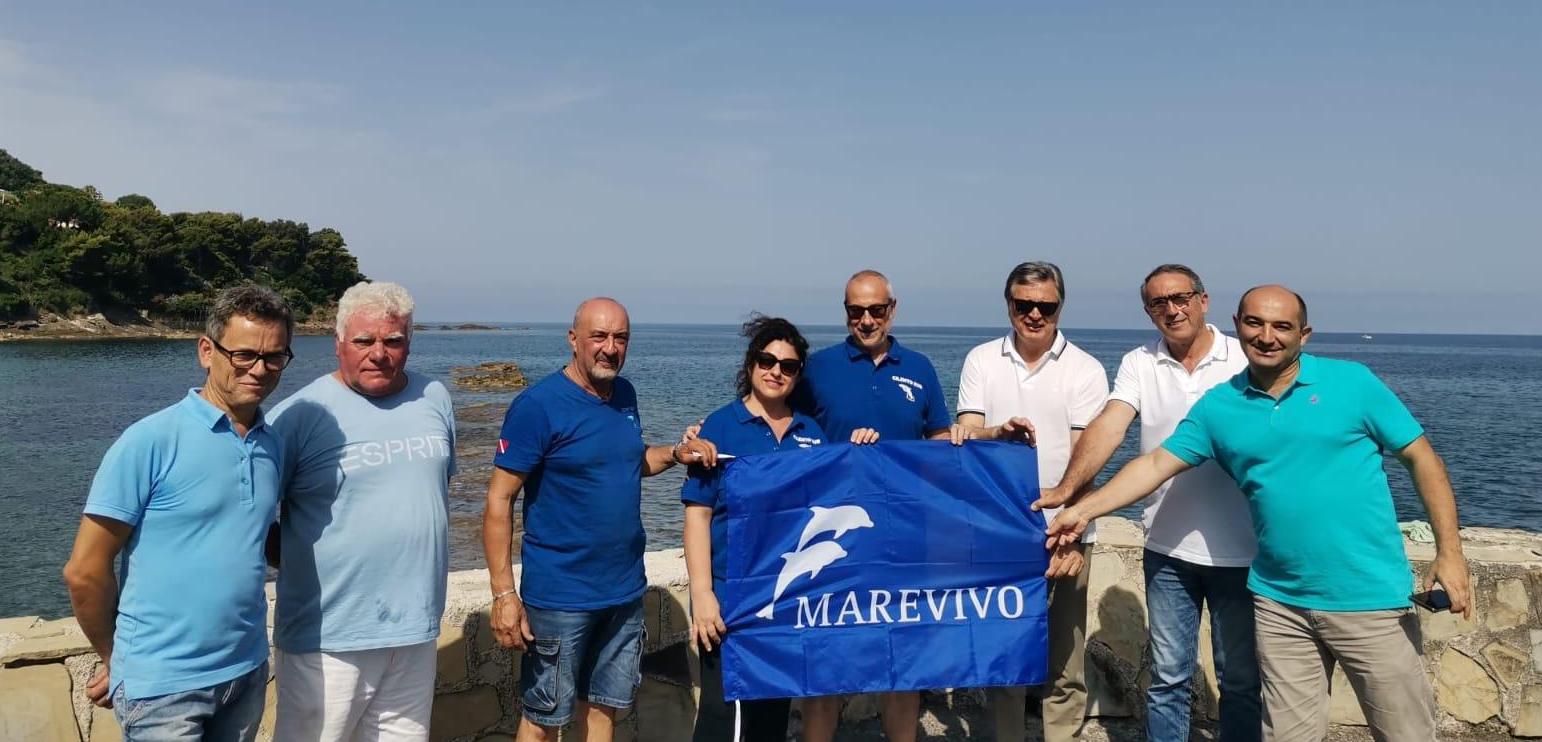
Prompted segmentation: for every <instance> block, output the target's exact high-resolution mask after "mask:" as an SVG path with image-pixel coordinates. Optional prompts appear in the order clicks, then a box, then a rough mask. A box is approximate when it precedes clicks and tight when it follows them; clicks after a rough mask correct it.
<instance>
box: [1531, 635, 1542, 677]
mask: <svg viewBox="0 0 1542 742" xmlns="http://www.w3.org/2000/svg"><path fill="white" fill-rule="evenodd" d="M1531 669H1533V670H1536V671H1537V674H1538V675H1542V629H1532V630H1531Z"/></svg>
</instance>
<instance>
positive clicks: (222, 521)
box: [64, 285, 294, 740]
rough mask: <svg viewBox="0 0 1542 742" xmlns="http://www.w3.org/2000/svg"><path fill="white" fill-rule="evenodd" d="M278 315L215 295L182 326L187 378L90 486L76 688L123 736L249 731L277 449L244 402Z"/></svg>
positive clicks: (245, 299) (255, 399)
mask: <svg viewBox="0 0 1542 742" xmlns="http://www.w3.org/2000/svg"><path fill="white" fill-rule="evenodd" d="M293 327H294V318H293V316H292V315H291V313H290V310H289V307H288V306H287V305H285V303H284V301H283V300H282V299H281V298H279V296H278V295H277V294H275V293H274V292H272V291H270V290H268V289H266V288H261V287H257V286H250V285H248V286H240V287H237V288H233V289H227V290H225V291H223V292H221V293H220V294H219V295H218V296H217V297H216V299H215V301H214V305H213V308H212V309H211V310H210V313H209V318H208V321H207V323H206V325H205V334H204V336H203V337H201V338H199V339H198V362H199V364H201V365H202V366H203V367H204V368H205V369H207V371H208V376H207V378H206V380H205V381H204V385H203V387H202V388H196V389H193V390H191V391H190V392H188V395H187V396H186V397H184V398H183V399H182V401H180V402H178V403H176V404H174V405H172V406H171V407H168V408H166V409H163V410H161V411H160V412H157V413H155V414H153V415H150V416H149V417H146V418H144V419H142V420H140V421H139V422H136V423H134V424H133V425H131V426H129V428H128V429H127V430H125V431H124V432H123V435H122V436H120V437H119V438H118V440H117V441H116V442H115V443H113V445H112V447H111V448H110V449H108V451H107V455H106V456H104V457H103V458H102V465H101V467H100V468H99V469H97V472H96V478H95V479H94V480H93V481H92V483H91V493H90V495H89V496H88V497H87V499H86V507H85V515H84V516H83V517H82V518H81V522H80V530H79V532H78V534H77V535H76V537H75V547H74V550H73V551H72V552H71V554H70V560H69V563H68V564H66V565H65V567H64V579H65V582H66V583H67V584H68V585H69V590H70V603H71V605H72V606H73V608H74V610H75V618H76V620H77V621H79V622H80V627H81V630H82V631H84V632H85V634H86V637H87V638H88V639H89V640H90V641H91V645H92V647H94V648H95V649H96V651H97V653H98V654H99V655H100V656H101V657H102V658H103V665H102V668H101V670H100V671H98V672H97V674H96V676H95V677H93V678H92V679H91V681H90V683H89V684H88V685H87V687H86V696H87V698H89V699H90V700H91V701H92V702H93V703H96V704H97V705H100V706H111V707H112V708H113V709H114V711H115V713H116V715H117V717H118V723H119V725H120V726H121V727H122V728H123V734H124V738H125V739H130V740H133V739H154V740H252V739H255V738H256V735H257V724H258V721H259V720H260V719H261V717H262V707H263V698H264V687H265V686H266V685H267V681H268V669H267V660H268V637H267V631H266V625H267V621H266V616H267V600H266V598H265V596H264V594H263V587H262V582H263V575H264V572H265V566H264V564H263V558H262V544H263V539H264V537H265V536H266V534H267V530H268V524H269V523H271V522H273V514H274V507H275V505H276V504H277V502H278V491H279V479H280V472H281V465H282V456H283V451H282V448H281V445H280V442H279V440H278V438H277V436H276V435H274V434H273V433H272V432H270V431H269V430H268V428H267V427H266V425H265V424H264V421H263V416H262V412H261V410H260V409H259V408H258V405H259V404H261V402H262V400H263V399H264V398H266V397H267V396H268V394H269V393H271V392H272V391H273V388H274V387H275V386H277V385H278V380H279V376H280V374H281V372H282V371H283V369H284V366H286V365H288V363H289V361H290V359H292V358H293V357H294V354H293V353H291V352H290V351H289V338H290V334H291V332H292V330H293ZM120 553H121V554H122V557H123V559H122V566H121V569H120V570H119V571H118V572H117V573H116V574H115V573H114V570H113V562H114V561H115V560H116V559H117V558H118V556H119V554H120Z"/></svg>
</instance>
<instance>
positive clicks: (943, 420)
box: [921, 363, 953, 433]
mask: <svg viewBox="0 0 1542 742" xmlns="http://www.w3.org/2000/svg"><path fill="white" fill-rule="evenodd" d="M926 370H927V373H928V374H930V375H931V378H930V379H927V382H926V383H927V384H929V385H930V386H928V387H927V388H929V389H930V390H931V393H930V394H927V395H926V396H927V400H926V419H925V420H923V421H922V423H923V424H922V426H921V430H922V432H924V433H931V432H934V431H938V430H946V429H947V428H948V426H950V425H952V424H953V418H951V417H949V416H948V400H946V399H944V398H943V394H942V380H941V379H939V378H937V367H936V366H933V365H932V364H931V363H927V364H926Z"/></svg>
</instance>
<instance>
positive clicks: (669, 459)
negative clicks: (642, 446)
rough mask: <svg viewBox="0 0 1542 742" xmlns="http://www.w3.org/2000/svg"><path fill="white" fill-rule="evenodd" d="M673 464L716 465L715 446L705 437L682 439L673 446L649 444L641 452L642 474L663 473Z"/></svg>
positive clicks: (672, 466) (709, 466) (671, 467)
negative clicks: (646, 448) (642, 452)
mask: <svg viewBox="0 0 1542 742" xmlns="http://www.w3.org/2000/svg"><path fill="white" fill-rule="evenodd" d="M687 430H689V429H687ZM675 464H696V465H698V466H704V467H706V468H708V469H711V468H712V467H714V466H717V446H716V445H713V443H712V441H709V440H707V439H706V438H692V439H690V440H683V441H681V442H679V443H676V444H675V445H673V446H649V447H648V451H647V453H645V454H643V476H645V477H651V476H654V475H657V474H663V473H664V472H666V471H669V470H670V469H673V468H674V466H675Z"/></svg>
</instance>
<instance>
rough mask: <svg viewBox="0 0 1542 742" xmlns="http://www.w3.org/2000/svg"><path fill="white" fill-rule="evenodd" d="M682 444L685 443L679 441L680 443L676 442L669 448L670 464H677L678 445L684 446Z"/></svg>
mask: <svg viewBox="0 0 1542 742" xmlns="http://www.w3.org/2000/svg"><path fill="white" fill-rule="evenodd" d="M684 445H685V442H684V441H681V442H680V443H676V444H675V445H674V447H672V448H670V449H669V463H671V464H678V463H680V447H681V446H684Z"/></svg>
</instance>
